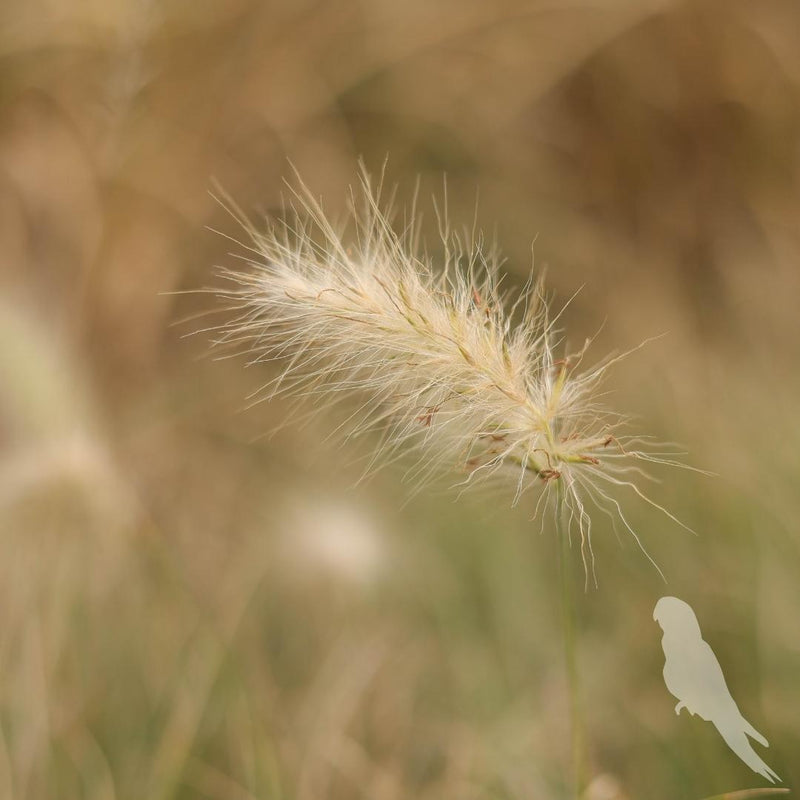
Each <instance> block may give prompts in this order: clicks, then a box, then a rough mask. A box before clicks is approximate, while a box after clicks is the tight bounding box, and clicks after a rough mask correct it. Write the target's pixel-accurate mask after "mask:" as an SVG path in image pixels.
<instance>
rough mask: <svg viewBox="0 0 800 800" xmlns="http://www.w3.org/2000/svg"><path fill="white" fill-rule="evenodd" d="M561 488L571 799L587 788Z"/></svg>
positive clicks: (558, 529)
mask: <svg viewBox="0 0 800 800" xmlns="http://www.w3.org/2000/svg"><path fill="white" fill-rule="evenodd" d="M564 494H565V493H564V488H563V486H562V485H561V482H560V481H559V485H558V499H557V506H558V507H557V509H556V535H557V536H558V537H559V539H560V541H561V553H560V558H559V580H560V583H561V622H562V628H563V631H564V660H565V665H566V669H567V690H568V693H569V717H570V738H571V748H572V796H573V797H574V798H575V800H578V798H580V796H581V793H582V792H583V789H584V787H585V785H586V768H585V742H584V729H583V713H582V709H581V697H580V677H579V673H578V660H577V649H576V643H575V638H576V637H575V634H576V630H577V613H576V605H575V582H574V579H573V575H572V558H571V553H570V532H569V517H568V515H569V510H568V508H567V504H566V501H565V496H564Z"/></svg>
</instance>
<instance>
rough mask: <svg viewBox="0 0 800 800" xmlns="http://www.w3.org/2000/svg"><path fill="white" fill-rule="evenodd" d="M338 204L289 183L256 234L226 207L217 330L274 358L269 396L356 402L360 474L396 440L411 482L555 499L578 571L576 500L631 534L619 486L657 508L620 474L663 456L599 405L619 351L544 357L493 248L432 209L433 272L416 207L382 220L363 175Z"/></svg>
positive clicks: (531, 320) (523, 301)
mask: <svg viewBox="0 0 800 800" xmlns="http://www.w3.org/2000/svg"><path fill="white" fill-rule="evenodd" d="M233 208H235V207H233ZM349 208H350V213H349V217H348V219H347V220H346V221H345V223H344V224H343V225H340V226H336V225H334V224H333V223H332V222H331V221H330V220H329V219H328V217H327V216H326V215H325V214H324V213H323V211H322V208H321V207H320V205H319V203H318V201H317V200H316V199H315V198H314V197H313V195H312V194H311V193H310V192H309V191H308V190H307V189H306V188H305V186H304V185H303V184H302V182H299V188H296V189H293V190H292V195H291V201H290V203H289V204H288V206H287V208H286V213H285V214H284V215H283V216H282V218H281V219H280V220H277V221H271V222H270V223H269V224H268V226H267V228H266V230H263V231H260V230H258V229H257V228H256V227H255V226H254V225H253V224H252V223H251V222H250V221H249V220H247V219H246V218H245V217H244V215H241V214H239V213H238V211H237V212H236V215H237V218H238V220H239V221H240V222H241V223H242V224H243V225H244V226H245V228H246V230H247V233H248V235H249V237H250V239H251V241H250V243H249V245H248V249H249V255H250V258H249V259H248V261H249V265H248V268H247V269H246V270H244V271H241V272H234V271H226V272H224V276H225V278H226V279H227V280H228V287H229V288H227V289H225V290H223V291H221V292H220V294H221V295H222V297H223V298H224V300H225V302H226V304H227V305H228V306H229V307H231V308H233V309H235V310H236V312H237V313H236V314H235V316H234V318H233V319H232V320H231V321H230V322H228V323H227V324H226V325H224V326H223V328H222V333H221V336H220V341H221V342H226V343H229V344H230V343H234V342H236V343H240V344H243V346H244V348H245V350H246V351H247V353H248V354H249V356H250V357H251V359H252V360H253V361H257V362H260V361H266V360H277V361H279V362H280V363H281V364H282V365H283V366H282V370H281V372H280V374H279V376H278V377H277V378H276V379H275V380H274V382H273V383H272V384H271V385H270V389H271V391H270V394H271V395H274V394H277V393H280V392H284V393H289V394H292V395H296V396H303V397H305V398H314V399H317V400H320V401H322V402H323V403H334V402H336V401H337V400H341V399H345V398H347V399H349V400H351V401H352V399H353V398H357V399H358V400H359V404H358V406H357V408H356V410H355V411H354V412H352V413H351V414H350V415H349V416H348V419H347V421H346V423H345V425H344V430H345V432H346V434H347V435H348V436H356V435H358V434H361V433H363V432H366V431H368V430H369V431H379V432H380V434H381V435H380V437H379V438H378V442H379V443H378V445H377V447H376V453H375V458H373V459H372V460H371V461H370V469H371V468H372V467H373V466H375V465H376V464H378V463H379V462H381V461H386V460H390V459H391V457H392V456H393V455H395V454H398V455H399V454H401V453H408V452H409V451H411V452H413V453H414V454H415V455H416V456H417V458H416V459H415V460H414V462H413V464H414V465H413V467H412V468H411V475H412V476H413V477H414V478H415V479H416V480H417V481H418V482H419V484H420V485H424V484H425V483H426V481H427V479H428V478H429V477H430V476H432V475H433V474H435V473H441V472H450V473H452V472H453V471H454V470H455V471H457V472H460V473H461V474H462V475H463V479H462V481H461V485H462V486H463V487H467V488H471V487H473V486H477V485H478V484H479V483H481V482H487V481H489V480H490V479H499V480H501V482H502V483H503V484H504V485H506V486H508V487H510V492H509V494H510V497H511V499H512V502H513V503H517V502H518V501H519V500H520V498H521V497H522V495H523V494H524V493H525V492H526V491H528V490H531V489H535V490H538V491H539V493H540V496H539V498H538V500H537V502H536V508H537V513H539V510H540V508H541V507H542V506H543V504H544V505H547V504H551V503H553V501H555V499H556V497H558V498H559V502H560V504H561V508H562V513H565V515H566V517H567V519H568V525H567V528H568V532H567V535H570V531H572V530H576V531H577V532H578V533H579V535H580V543H581V553H582V557H583V561H584V565H585V566H586V567H587V575H588V564H589V559H591V561H592V570H593V553H592V538H591V537H592V520H591V516H590V515H589V513H588V511H587V507H598V508H600V509H602V510H604V511H605V512H608V513H610V514H611V516H612V518H613V519H615V520H616V521H619V522H620V523H621V524H622V525H623V526H624V527H625V528H627V529H628V531H629V532H630V533H631V534H632V535H633V536H634V537H635V538H636V540H637V542H638V541H639V539H638V536H637V534H636V532H635V531H634V530H633V528H632V527H631V525H630V524H629V523H628V521H627V519H626V517H625V515H624V513H623V510H622V505H621V504H620V501H619V500H618V499H617V495H619V494H620V493H621V492H622V493H624V492H625V491H627V492H632V493H633V494H635V495H637V496H638V497H639V498H641V499H643V500H645V501H646V502H648V503H650V504H651V505H654V506H656V507H657V508H659V509H660V510H661V511H663V512H664V513H666V514H667V515H668V516H670V517H672V515H671V514H669V512H667V511H665V509H663V508H662V507H661V506H658V505H657V504H655V503H654V502H653V501H652V500H650V499H649V498H648V497H647V496H646V495H645V494H644V493H643V492H642V491H641V489H640V488H639V486H638V485H637V483H636V482H635V480H634V479H635V478H636V477H637V476H639V475H640V474H641V473H642V470H641V467H640V463H639V462H641V461H663V460H664V459H661V458H660V457H658V456H656V455H653V454H649V453H648V452H646V451H645V450H643V449H641V448H642V445H643V442H642V440H641V439H637V438H635V437H631V436H625V435H623V433H622V432H620V430H618V429H619V428H620V426H621V424H622V421H623V420H622V418H621V417H620V416H619V415H617V414H614V413H612V412H611V411H609V410H608V409H605V408H603V407H602V406H601V404H600V403H599V401H598V387H599V384H600V382H601V381H602V379H603V377H604V374H605V373H606V371H607V369H608V367H609V366H611V364H613V363H614V362H615V361H616V360H617V359H618V357H616V358H615V357H612V358H608V359H606V360H605V361H603V362H601V363H599V364H596V365H594V366H592V367H588V368H587V367H584V365H583V356H584V354H585V350H586V346H588V342H587V345H586V346H584V348H582V349H581V350H580V351H579V352H577V353H573V354H566V355H564V354H560V353H558V352H557V350H558V348H559V346H560V339H559V337H558V332H557V330H556V329H555V327H554V323H555V321H556V320H554V318H553V317H552V316H551V314H550V311H549V307H548V302H547V299H546V297H545V295H544V292H543V287H542V282H541V280H533V279H531V280H530V281H529V282H528V284H527V286H526V287H525V288H524V289H523V290H522V291H521V292H520V293H519V294H518V295H517V296H516V298H509V297H508V296H506V293H505V292H504V291H502V290H501V285H500V284H501V278H500V276H499V274H498V269H499V264H500V260H499V257H498V255H497V253H496V251H495V250H494V248H492V247H488V246H487V245H486V243H485V241H484V240H483V238H482V237H481V236H480V235H477V234H475V233H474V232H472V233H470V232H468V233H466V234H461V235H459V234H455V233H454V232H453V231H451V230H450V228H449V227H448V224H447V220H446V213H440V212H439V211H438V210H437V218H438V220H439V229H440V234H441V253H442V256H441V264H440V265H439V266H438V268H434V266H433V264H432V261H431V259H430V258H429V257H428V255H427V251H426V250H425V249H424V248H423V247H422V246H421V245H420V235H419V223H418V215H417V214H416V211H415V210H412V212H411V214H410V219H406V220H405V221H404V224H402V225H400V226H394V225H393V224H392V223H394V222H396V220H397V215H396V214H394V212H393V210H392V203H391V199H389V201H384V200H383V199H382V187H381V185H380V184H378V185H374V184H373V183H372V182H371V180H370V177H369V175H368V174H367V173H366V172H365V171H362V173H361V178H360V184H359V186H358V187H357V189H356V190H355V191H352V192H351V195H350V206H349ZM556 319H557V318H556ZM668 463H672V462H668ZM672 518H673V519H674V517H672ZM676 521H677V520H676ZM679 524H680V523H679ZM640 544H641V543H640ZM648 558H649V556H648ZM651 560H652V559H651Z"/></svg>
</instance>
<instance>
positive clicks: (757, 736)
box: [742, 717, 769, 747]
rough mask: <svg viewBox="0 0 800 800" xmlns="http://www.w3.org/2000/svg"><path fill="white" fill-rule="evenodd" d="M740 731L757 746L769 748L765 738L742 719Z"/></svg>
mask: <svg viewBox="0 0 800 800" xmlns="http://www.w3.org/2000/svg"><path fill="white" fill-rule="evenodd" d="M742 730H743V731H744V732H745V733H746V734H747V735H748V736H749V737H750V738H751V739H755V740H756V741H757V742H758V743H759V744H763V745H764V747H769V742H768V741H767V739H766V737H765V736H763V735H762V734H760V733H759V732H758V731H757V730H756V729H755V728H754V727H753V726H752V725H751V724H750V723H749V722H748V721H747V720H746V719H745V718H744V717H742Z"/></svg>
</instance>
